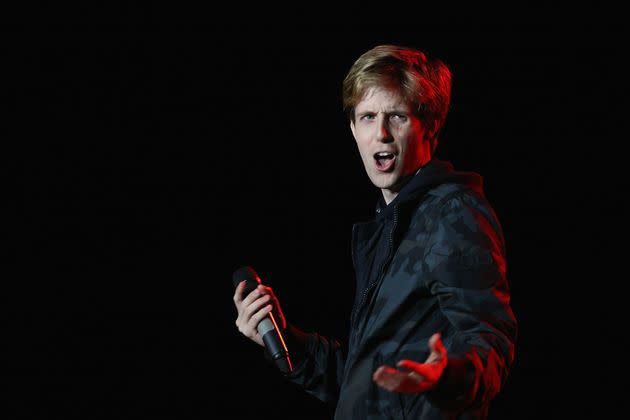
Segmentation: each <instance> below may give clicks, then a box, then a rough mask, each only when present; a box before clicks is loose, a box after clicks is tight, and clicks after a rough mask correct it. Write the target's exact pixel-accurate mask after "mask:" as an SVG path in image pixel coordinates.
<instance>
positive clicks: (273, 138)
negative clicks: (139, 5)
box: [0, 14, 627, 419]
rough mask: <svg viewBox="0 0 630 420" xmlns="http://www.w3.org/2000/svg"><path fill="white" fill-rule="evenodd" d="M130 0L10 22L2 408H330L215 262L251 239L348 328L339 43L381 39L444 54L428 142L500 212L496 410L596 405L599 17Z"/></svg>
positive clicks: (616, 175)
mask: <svg viewBox="0 0 630 420" xmlns="http://www.w3.org/2000/svg"><path fill="white" fill-rule="evenodd" d="M131 17H132V18H133V19H130V22H128V21H125V22H124V23H122V22H121V21H118V22H117V23H112V22H98V23H92V22H90V21H85V22H82V21H80V20H79V21H78V22H80V23H78V22H68V21H64V23H59V22H53V21H49V20H47V19H46V16H45V14H43V15H40V16H39V18H38V19H33V20H32V21H28V22H26V23H24V24H13V25H10V26H9V29H10V30H9V31H8V32H7V33H6V34H5V41H6V42H5V43H4V46H3V50H2V52H3V55H4V57H5V60H4V65H3V67H4V70H5V71H7V70H8V75H7V74H6V73H5V76H4V77H3V79H4V80H3V83H2V84H3V86H4V89H3V97H4V98H3V99H4V100H3V102H4V104H3V109H2V113H3V117H4V118H5V124H4V126H5V134H4V135H3V142H2V143H3V146H2V147H3V149H4V151H3V153H2V159H3V166H4V168H5V169H6V170H7V171H6V172H7V175H6V177H5V180H6V181H8V182H7V184H6V187H5V188H4V189H3V190H4V191H3V193H4V197H5V206H4V207H5V210H8V215H7V216H6V218H5V219H4V222H5V223H3V226H4V231H5V235H4V236H5V238H6V239H7V240H6V242H5V243H6V244H7V251H6V252H5V254H4V255H5V257H6V259H7V264H6V265H5V268H6V270H5V273H4V274H3V289H4V292H3V294H2V298H3V301H5V303H3V307H2V313H3V328H4V331H3V334H2V337H3V344H2V350H1V352H2V364H3V366H2V377H1V381H2V391H1V392H0V398H1V401H2V402H1V404H2V405H3V407H2V409H7V410H9V411H10V412H11V413H15V414H16V416H15V417H13V418H70V417H76V418H82V419H87V418H103V419H105V418H107V419H111V418H134V419H136V418H153V419H158V418H160V419H161V418H164V419H166V418H169V419H172V418H178V419H179V418H249V417H253V416H258V417H262V418H278V419H279V418H286V419H295V418H308V419H326V418H331V415H332V409H330V408H327V407H325V406H322V405H320V403H319V402H318V401H316V400H315V399H313V398H311V397H310V396H308V395H305V394H303V393H301V392H300V391H299V390H297V389H295V388H294V387H293V386H292V385H290V384H288V383H285V382H284V381H283V380H282V378H280V377H279V375H277V374H276V372H275V371H274V370H273V368H272V367H271V366H270V365H268V364H267V363H266V362H265V361H264V360H263V358H262V352H261V348H259V347H258V346H256V345H254V344H252V343H251V342H249V341H247V340H246V339H245V338H243V337H242V336H240V334H239V333H238V331H237V330H236V327H235V324H234V321H235V319H236V311H235V309H234V306H233V303H232V294H233V287H232V283H231V275H232V272H233V271H234V270H235V269H236V268H237V267H239V266H241V265H251V266H252V267H254V268H255V269H256V270H257V271H258V273H259V274H260V276H261V277H262V278H263V280H264V281H265V282H266V283H267V284H269V285H270V286H272V287H273V288H274V291H275V292H276V294H277V295H278V296H279V298H280V299H281V301H282V303H283V307H284V311H285V314H286V316H287V318H288V319H289V320H291V321H292V322H293V323H295V324H297V325H299V326H301V327H302V328H303V329H306V330H317V331H319V332H321V333H323V334H327V335H331V336H335V337H338V338H340V339H343V337H344V334H345V333H346V328H347V324H348V322H347V320H348V316H349V311H350V308H351V304H352V300H351V299H352V293H353V291H354V289H353V287H354V283H353V282H354V280H353V274H352V267H351V262H350V231H351V225H352V223H353V222H355V221H361V220H365V219H367V218H369V217H370V216H371V213H372V210H373V208H374V203H375V199H376V197H377V192H376V191H375V190H374V189H373V187H372V186H371V184H370V183H369V180H368V178H367V176H366V175H365V173H364V170H363V167H362V164H361V161H360V158H359V155H358V152H357V151H356V148H355V145H354V141H353V139H352V137H351V133H350V130H349V128H348V123H347V121H346V120H345V117H344V115H343V113H342V111H341V99H340V85H341V81H342V79H343V77H344V76H345V73H346V72H347V70H348V69H349V67H350V65H351V64H352V62H353V60H354V59H355V58H357V57H358V55H359V54H361V53H362V52H364V51H365V50H367V49H368V48H370V47H372V46H374V45H376V44H379V43H399V44H405V45H410V46H415V47H419V48H421V49H424V50H426V51H427V52H428V53H430V54H432V55H435V56H438V57H441V58H442V59H443V60H444V61H445V62H446V63H447V64H449V65H450V66H451V68H452V71H453V74H454V86H453V101H452V107H451V112H450V114H449V117H448V120H447V123H446V127H445V129H444V131H443V135H442V139H441V144H440V146H439V149H438V155H439V156H440V157H442V158H444V159H448V160H451V161H453V162H454V164H455V165H456V166H457V167H459V168H460V169H464V170H475V171H478V172H480V173H481V174H482V175H483V176H484V178H485V187H486V192H487V196H488V197H489V199H490V201H491V202H492V203H493V204H494V206H495V209H496V211H497V213H498V215H499V217H500V219H501V221H502V223H503V227H504V230H505V234H506V239H507V243H508V273H509V280H510V284H511V288H512V292H513V300H512V303H513V307H514V309H515V312H516V315H517V317H518V319H519V322H520V337H519V341H518V344H517V349H516V359H515V363H514V368H513V370H512V374H511V376H510V378H509V380H508V383H507V384H506V387H505V388H504V390H503V392H502V393H501V394H500V395H499V396H498V397H497V399H496V400H495V403H494V405H493V409H492V416H493V418H494V419H504V418H509V419H531V418H534V417H535V416H540V417H543V418H558V417H561V414H563V413H564V414H566V413H567V412H572V413H581V414H587V415H588V414H589V413H594V412H595V411H594V408H595V407H596V404H597V405H599V404H600V402H599V401H598V397H600V396H601V397H606V396H608V394H609V393H610V392H611V391H610V390H611V389H613V385H612V379H610V378H611V377H612V375H611V374H610V373H611V371H612V370H613V369H614V365H615V362H613V358H612V357H611V356H610V355H609V353H610V351H611V350H612V351H613V352H616V351H618V350H619V349H618V347H616V346H615V345H614V344H613V343H614V341H613V340H614V339H615V336H616V335H617V333H618V330H617V329H616V328H615V327H613V321H614V318H615V317H614V316H613V313H612V309H611V308H613V307H614V304H613V303H612V302H613V296H614V295H615V292H614V289H613V288H612V286H606V285H614V282H613V280H614V276H613V275H612V272H610V270H611V268H612V266H613V265H614V261H616V260H615V259H614V258H613V256H612V255H613V253H614V249H615V247H614V246H613V243H614V239H615V237H617V238H618V239H623V236H622V233H621V232H620V231H619V230H618V229H619V228H620V227H618V226H617V221H618V220H620V219H621V218H623V217H624V216H625V213H627V205H626V203H625V198H624V197H623V195H625V193H623V194H621V191H622V190H623V188H624V187H627V180H626V179H625V178H624V176H623V172H624V171H623V170H622V167H621V166H619V165H618V163H619V162H620V156H621V147H622V145H623V144H622V143H623V142H624V140H623V139H622V136H621V135H620V133H619V128H618V126H619V125H620V123H621V109H622V105H623V104H625V103H626V96H627V91H625V94H624V93H623V92H624V90H623V89H621V87H620V84H619V83H618V81H619V80H620V79H622V78H623V77H625V76H624V75H623V72H622V70H621V68H622V67H621V55H622V52H621V48H620V43H619V41H618V40H619V39H620V31H619V30H618V29H617V28H615V27H607V28H603V29H602V28H600V27H598V26H594V25H590V26H589V25H583V26H573V27H570V28H568V29H567V28H562V29H561V28H559V27H557V25H529V26H509V25H490V26H483V25H468V26H461V25H443V26H433V27H430V26H429V27H427V26H422V27H419V28H416V27H415V26H407V29H405V30H401V29H396V28H395V27H393V26H392V27H387V26H379V27H378V28H377V29H375V28H374V27H370V26H356V25H355V26H352V27H345V28H344V27H342V26H326V25H319V26H300V25H284V26H274V27H273V29H270V27H265V26H263V25H259V26H254V27H252V26H246V27H244V26H242V25H236V24H235V25H232V26H224V27H217V26H212V25H197V24H159V23H155V22H153V21H151V20H148V19H135V18H134V16H131ZM604 180H606V181H605V182H604ZM616 191H618V193H615V192H616ZM620 216H621V217H620ZM611 233H612V235H611ZM599 408H600V409H601V408H602V407H599ZM220 412H224V413H229V414H217V413H220ZM272 413H273V415H272Z"/></svg>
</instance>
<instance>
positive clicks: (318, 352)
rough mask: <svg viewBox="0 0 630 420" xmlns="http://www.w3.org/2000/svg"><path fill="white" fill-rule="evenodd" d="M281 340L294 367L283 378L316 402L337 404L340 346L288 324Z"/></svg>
mask: <svg viewBox="0 0 630 420" xmlns="http://www.w3.org/2000/svg"><path fill="white" fill-rule="evenodd" d="M284 338H285V340H286V345H287V349H288V351H289V355H290V358H291V360H292V364H293V371H292V372H291V373H289V374H285V375H284V376H285V377H286V378H287V379H288V380H289V381H290V382H292V383H294V384H296V385H299V386H300V387H302V388H303V389H304V390H305V391H306V392H308V393H309V394H311V395H313V396H315V397H316V398H318V399H319V400H321V401H323V402H325V403H329V404H332V405H334V404H336V403H337V399H338V397H339V389H340V386H341V378H342V374H343V368H344V360H345V355H344V353H343V351H342V347H341V345H340V344H339V342H338V341H337V340H333V339H330V338H327V337H324V336H322V335H319V334H317V333H314V332H311V333H306V332H303V331H301V330H299V329H298V328H296V327H295V326H293V325H290V324H289V325H287V329H286V330H285V333H284ZM266 357H267V359H268V360H271V359H270V358H269V356H268V354H267V353H266Z"/></svg>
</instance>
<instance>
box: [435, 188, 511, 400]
mask: <svg viewBox="0 0 630 420" xmlns="http://www.w3.org/2000/svg"><path fill="white" fill-rule="evenodd" d="M431 235H432V236H431V240H430V242H429V246H428V247H427V249H426V251H425V258H424V264H425V267H424V269H425V273H428V274H429V276H428V277H429V280H428V284H429V288H430V290H431V293H432V294H434V295H435V296H436V297H437V300H438V303H439V309H440V310H441V311H442V313H443V314H444V316H445V317H446V319H447V320H448V322H449V324H450V327H451V328H449V330H450V331H452V332H451V333H449V334H448V336H447V337H443V340H444V344H445V346H446V348H447V351H448V358H449V361H448V364H447V367H446V369H445V371H444V374H443V376H442V379H441V380H440V383H439V385H438V388H437V389H435V390H433V391H431V392H430V393H429V395H428V396H429V398H430V399H431V400H432V401H433V402H434V403H435V404H436V405H438V406H443V407H445V408H449V409H462V408H467V407H475V406H479V405H482V404H486V403H488V402H489V401H490V400H491V399H492V398H493V397H494V396H495V395H496V394H497V393H498V392H499V390H500V389H501V387H502V386H503V384H504V383H505V380H506V378H507V376H508V373H509V369H510V367H511V364H512V361H513V359H514V346H515V343H516V338H517V321H516V318H515V316H514V313H513V311H512V309H511V307H510V292H509V287H508V283H507V279H506V255H505V252H506V251H505V244H504V238H503V233H502V230H501V226H500V224H499V222H498V220H497V218H496V215H495V213H494V211H493V210H492V208H491V207H490V205H489V204H488V203H487V201H486V200H485V199H484V198H483V197H480V196H476V195H471V194H460V195H458V196H455V197H451V198H450V199H449V200H447V201H446V202H445V203H443V204H442V205H441V206H440V209H439V215H438V216H437V217H436V218H435V219H434V226H433V230H432V233H431Z"/></svg>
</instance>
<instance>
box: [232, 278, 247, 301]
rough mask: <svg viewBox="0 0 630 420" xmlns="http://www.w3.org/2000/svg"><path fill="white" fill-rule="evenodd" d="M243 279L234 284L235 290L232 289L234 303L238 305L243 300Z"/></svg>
mask: <svg viewBox="0 0 630 420" xmlns="http://www.w3.org/2000/svg"><path fill="white" fill-rule="evenodd" d="M245 283H246V282H245V280H243V281H242V282H240V283H239V284H238V285H237V286H236V290H235V291H234V298H233V299H234V303H235V304H236V305H237V306H238V304H239V303H241V302H242V301H243V289H245Z"/></svg>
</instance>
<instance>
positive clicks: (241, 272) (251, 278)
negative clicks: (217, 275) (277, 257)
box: [232, 265, 262, 297]
mask: <svg viewBox="0 0 630 420" xmlns="http://www.w3.org/2000/svg"><path fill="white" fill-rule="evenodd" d="M243 280H245V281H246V282H247V283H246V284H245V290H244V291H243V297H245V296H247V295H248V294H250V293H251V292H252V291H253V290H254V289H255V288H256V287H258V285H259V284H261V283H262V282H261V281H260V277H258V274H257V273H256V271H254V269H253V268H251V267H249V266H247V265H245V266H242V267H239V268H237V269H236V270H235V271H234V274H232V283H234V287H236V286H238V284H239V283H240V282H242V281H243Z"/></svg>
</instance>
